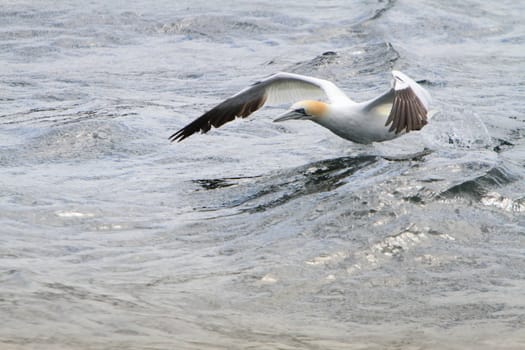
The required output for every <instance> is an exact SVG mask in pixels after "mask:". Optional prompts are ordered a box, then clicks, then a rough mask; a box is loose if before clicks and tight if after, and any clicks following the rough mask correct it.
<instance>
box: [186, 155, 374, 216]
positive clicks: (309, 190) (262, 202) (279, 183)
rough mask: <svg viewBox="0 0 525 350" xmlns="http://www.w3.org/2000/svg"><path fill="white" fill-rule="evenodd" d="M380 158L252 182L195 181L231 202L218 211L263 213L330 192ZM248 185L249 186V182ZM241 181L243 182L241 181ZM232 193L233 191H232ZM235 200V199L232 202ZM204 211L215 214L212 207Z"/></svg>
mask: <svg viewBox="0 0 525 350" xmlns="http://www.w3.org/2000/svg"><path fill="white" fill-rule="evenodd" d="M380 159H381V158H379V157H376V156H360V157H341V158H335V159H329V160H323V161H319V162H314V163H310V164H307V165H304V166H301V167H298V168H295V169H292V170H289V171H284V172H278V173H277V174H274V175H269V176H260V177H250V178H237V179H234V178H225V179H212V180H196V182H197V183H198V184H199V185H200V186H202V187H204V188H205V189H207V190H224V191H226V192H223V193H221V194H216V195H217V196H218V198H229V199H228V200H226V201H225V202H222V203H221V204H220V205H219V206H220V207H219V208H216V207H215V209H217V210H219V209H221V208H230V209H231V208H237V209H239V210H240V211H241V212H248V213H253V212H262V211H266V210H268V209H270V208H275V207H278V206H280V205H283V204H285V203H287V202H289V201H292V200H294V199H296V198H301V197H304V196H308V195H310V194H314V193H322V192H330V191H332V190H335V189H336V188H338V187H340V186H342V185H344V184H345V183H347V182H348V181H349V180H348V178H349V177H351V176H353V175H355V174H356V173H357V172H358V171H359V170H361V169H364V168H366V167H368V166H370V165H372V164H374V163H376V162H378V161H379V160H380ZM247 179H248V180H249V182H246V180H247ZM241 180H242V181H241ZM230 190H231V191H230ZM232 197H234V199H231V198H232ZM202 209H204V210H215V209H212V208H209V207H205V208H202Z"/></svg>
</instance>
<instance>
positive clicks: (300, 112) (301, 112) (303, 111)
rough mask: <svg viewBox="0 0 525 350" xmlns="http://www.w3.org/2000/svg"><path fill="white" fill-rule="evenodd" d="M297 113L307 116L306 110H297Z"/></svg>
mask: <svg viewBox="0 0 525 350" xmlns="http://www.w3.org/2000/svg"><path fill="white" fill-rule="evenodd" d="M295 112H296V113H299V114H302V115H307V114H306V110H305V109H304V108H297V109H296V110H295Z"/></svg>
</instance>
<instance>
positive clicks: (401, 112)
mask: <svg viewBox="0 0 525 350" xmlns="http://www.w3.org/2000/svg"><path fill="white" fill-rule="evenodd" d="M392 75H393V77H394V86H393V88H392V90H393V95H394V99H393V101H392V109H391V110H390V114H389V116H388V119H387V121H386V123H385V126H388V125H389V124H390V123H392V125H391V126H390V129H389V131H395V132H396V134H398V133H400V132H401V131H403V130H405V131H406V132H409V131H412V130H420V129H421V128H422V127H423V126H425V125H426V124H427V122H428V121H427V114H428V110H427V108H428V103H429V101H430V95H429V94H428V92H427V91H426V90H424V89H423V88H422V87H421V86H419V85H418V84H417V83H416V82H415V81H413V80H412V79H410V78H409V77H408V76H406V75H405V74H403V73H401V72H398V71H392Z"/></svg>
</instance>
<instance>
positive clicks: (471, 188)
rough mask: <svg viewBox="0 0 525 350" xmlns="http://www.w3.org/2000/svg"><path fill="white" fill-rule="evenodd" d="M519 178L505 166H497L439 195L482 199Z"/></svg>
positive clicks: (442, 196)
mask: <svg viewBox="0 0 525 350" xmlns="http://www.w3.org/2000/svg"><path fill="white" fill-rule="evenodd" d="M518 179H519V177H517V176H516V175H514V174H512V173H509V172H508V171H507V170H506V169H505V168H504V167H500V166H497V167H494V168H491V169H490V170H489V171H487V172H486V173H485V174H483V175H481V176H478V177H476V178H474V179H471V180H468V181H465V182H462V183H460V184H457V185H454V186H452V187H451V188H449V189H447V190H445V191H443V192H442V193H441V194H440V195H439V196H438V197H441V198H471V199H474V200H476V201H480V200H481V199H482V198H483V196H485V195H486V194H487V193H488V192H490V191H492V190H495V189H497V188H498V187H502V186H505V185H508V184H511V183H513V182H515V181H517V180H518Z"/></svg>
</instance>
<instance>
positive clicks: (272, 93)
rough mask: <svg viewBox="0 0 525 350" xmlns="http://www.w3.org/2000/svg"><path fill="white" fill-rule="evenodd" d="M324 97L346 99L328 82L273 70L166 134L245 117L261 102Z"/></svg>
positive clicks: (174, 137)
mask: <svg viewBox="0 0 525 350" xmlns="http://www.w3.org/2000/svg"><path fill="white" fill-rule="evenodd" d="M315 98H327V99H328V100H330V102H334V101H337V100H342V99H348V97H346V95H345V94H344V93H343V92H342V91H341V90H340V89H339V88H338V87H337V86H336V85H335V84H333V83H332V82H330V81H327V80H323V79H318V78H313V77H308V76H305V75H299V74H292V73H283V72H281V73H277V74H274V75H272V76H270V77H268V78H266V79H264V80H261V81H259V82H257V83H255V84H253V85H252V86H249V87H247V88H246V89H244V90H242V91H240V92H238V93H237V94H235V95H233V96H231V97H229V98H227V99H226V100H224V101H223V102H221V103H219V104H218V105H217V106H215V107H214V108H212V109H211V110H209V111H208V112H206V113H204V114H203V115H202V116H200V117H199V118H197V119H195V120H194V121H193V122H191V123H190V124H188V125H186V126H185V127H184V128H182V129H180V130H179V131H177V132H176V133H174V134H173V135H171V136H170V138H169V139H170V141H172V142H173V141H179V142H180V141H182V140H184V139H185V138H187V137H189V136H191V135H193V134H194V133H196V132H199V131H200V132H202V133H206V132H207V131H208V130H210V129H211V127H212V126H213V127H216V128H218V127H220V126H221V125H223V124H225V123H227V122H229V121H232V120H234V119H235V118H236V117H242V118H246V117H247V116H249V115H250V114H252V113H253V112H255V111H256V110H258V109H259V108H261V107H262V106H264V105H265V104H281V103H285V102H295V100H297V99H315Z"/></svg>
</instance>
